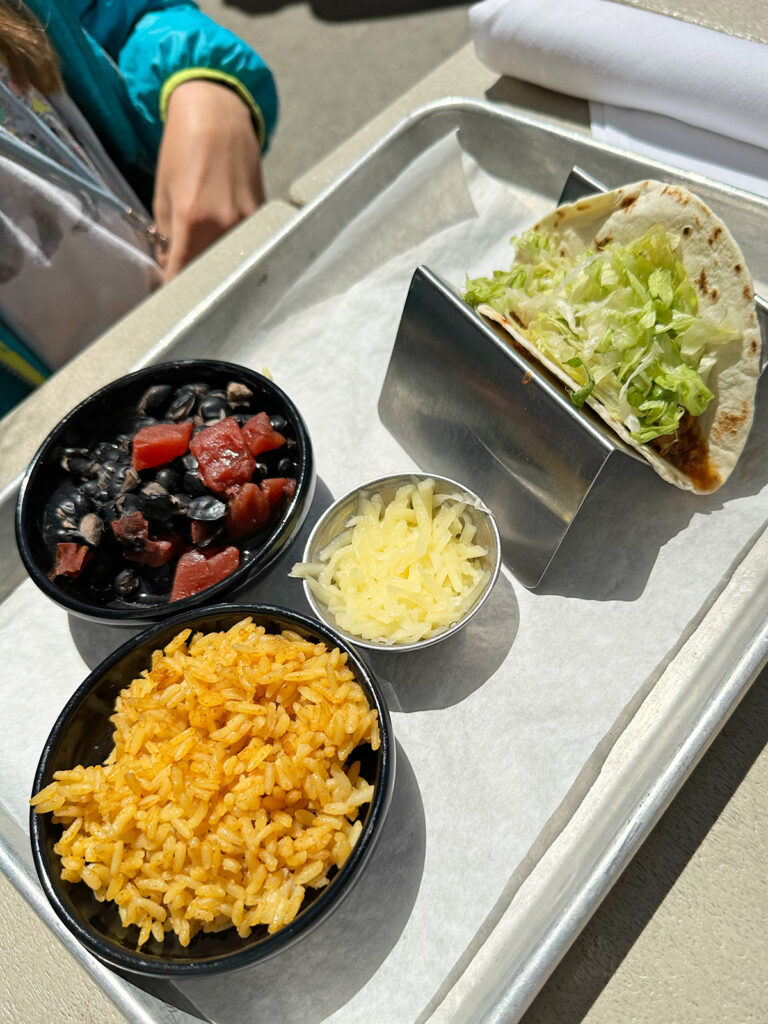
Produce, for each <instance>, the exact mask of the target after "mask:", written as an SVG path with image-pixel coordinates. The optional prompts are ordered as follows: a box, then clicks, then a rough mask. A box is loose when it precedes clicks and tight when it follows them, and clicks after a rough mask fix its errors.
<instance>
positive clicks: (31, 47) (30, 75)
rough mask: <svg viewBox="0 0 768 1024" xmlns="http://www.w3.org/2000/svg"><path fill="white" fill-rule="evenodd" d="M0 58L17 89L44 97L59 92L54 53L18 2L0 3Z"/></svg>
mask: <svg viewBox="0 0 768 1024" xmlns="http://www.w3.org/2000/svg"><path fill="white" fill-rule="evenodd" d="M0 58H1V59H2V60H4V61H5V63H6V65H7V66H8V70H9V71H10V72H11V77H12V78H13V80H14V82H15V83H16V84H17V85H19V86H21V87H26V86H28V85H34V86H35V88H36V89H39V90H40V92H45V93H48V92H56V91H57V90H60V89H61V88H62V81H61V71H60V70H59V59H58V57H57V56H56V51H55V50H54V48H53V46H51V41H50V40H49V38H48V36H47V35H46V33H45V29H44V28H43V26H42V25H41V24H40V22H39V21H38V20H37V18H36V17H35V16H34V14H33V13H32V12H31V11H30V10H29V9H28V8H27V7H26V5H25V4H24V3H22V2H21V0H0Z"/></svg>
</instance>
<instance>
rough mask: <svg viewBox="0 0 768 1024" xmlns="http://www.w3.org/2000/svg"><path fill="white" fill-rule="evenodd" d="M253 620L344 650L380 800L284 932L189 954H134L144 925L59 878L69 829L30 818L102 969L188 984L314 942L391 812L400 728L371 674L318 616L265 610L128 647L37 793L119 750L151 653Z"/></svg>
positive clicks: (171, 624)
mask: <svg viewBox="0 0 768 1024" xmlns="http://www.w3.org/2000/svg"><path fill="white" fill-rule="evenodd" d="M246 615H250V616H251V617H252V618H253V620H254V622H255V623H256V624H257V625H263V626H264V627H265V628H266V629H267V630H268V631H271V632H276V631H280V630H283V629H290V630H293V631H294V632H296V633H299V634H300V635H301V636H304V637H306V638H308V639H309V640H311V641H312V642H313V643H317V642H322V643H325V644H326V645H330V646H332V647H339V648H340V649H341V650H342V651H343V652H346V654H347V664H348V665H349V667H350V668H351V669H352V671H353V672H354V674H355V677H356V679H357V682H358V683H359V684H360V686H361V687H362V689H363V691H364V693H365V695H366V697H367V699H368V702H369V704H370V705H371V707H372V708H374V709H375V710H376V711H377V712H378V716H379V728H380V731H381V746H380V747H379V749H378V750H376V751H373V750H372V749H371V748H370V747H369V746H365V747H360V748H358V749H357V750H356V751H355V752H354V757H355V758H356V759H359V760H360V761H361V774H363V776H364V777H365V778H367V779H372V780H373V786H374V796H373V800H372V801H371V803H370V804H368V806H367V810H366V811H365V813H364V816H363V819H362V821H363V830H362V833H361V835H360V838H359V840H358V841H357V844H356V845H355V847H354V849H353V850H352V853H351V854H350V856H349V858H348V860H347V862H346V863H345V864H344V866H343V867H342V868H341V870H339V871H338V873H337V874H336V875H335V876H334V877H333V879H332V880H331V882H330V884H329V885H327V886H326V887H325V888H323V889H319V890H317V891H310V890H308V891H307V895H306V896H305V902H304V904H303V905H302V909H301V911H300V913H299V914H298V915H297V917H296V918H294V920H293V921H292V922H291V923H290V924H288V925H286V926H285V927H284V928H283V929H281V930H280V931H279V932H275V933H274V934H273V935H269V934H267V931H266V928H264V929H254V930H253V932H252V933H251V935H250V937H249V938H247V939H241V938H240V936H239V935H238V933H237V930H236V929H235V928H228V929H226V930H225V931H221V932H216V933H213V934H205V933H203V932H200V933H199V934H198V935H196V936H195V938H194V939H193V940H192V941H191V942H190V944H189V946H187V947H186V948H185V947H183V946H181V945H180V943H179V942H178V940H177V939H176V936H175V935H173V934H172V933H170V934H168V935H167V936H166V938H165V941H164V942H163V943H158V942H157V941H156V940H155V939H154V938H151V939H150V941H149V942H148V943H147V944H146V945H145V946H143V947H142V950H141V951H140V952H139V951H137V950H136V942H137V939H138V928H137V927H136V926H135V925H131V926H129V927H128V928H124V927H123V926H122V924H121V923H120V917H119V914H118V911H117V908H116V907H115V906H114V904H112V903H106V902H105V903H99V902H98V901H97V900H96V899H95V897H94V895H93V892H92V891H91V889H89V888H88V886H87V885H86V884H85V883H84V882H80V883H76V884H75V883H71V882H64V881H62V879H61V862H60V859H59V856H58V854H56V853H54V851H53V847H54V844H55V843H56V842H57V841H58V838H59V836H60V835H61V833H62V831H63V829H62V826H61V825H55V824H53V822H52V820H51V815H50V814H37V813H36V812H35V811H34V810H31V811H30V828H29V831H30V836H31V840H32V854H33V857H34V861H35V867H36V869H37V873H38V876H39V878H40V882H41V884H42V887H43V890H44V891H45V894H46V896H47V897H48V899H49V900H50V902H51V905H52V906H53V909H54V910H55V911H56V913H57V914H58V916H59V918H60V919H61V920H62V921H63V922H64V924H65V925H66V927H67V928H68V929H69V930H70V932H72V934H73V935H74V936H75V937H76V938H77V939H79V940H80V942H82V943H83V945H84V946H85V947H86V948H87V949H88V950H89V951H90V952H91V953H93V954H94V956H96V957H98V958H99V959H100V960H102V961H103V962H105V963H107V964H109V965H111V966H112V967H117V968H122V969H123V970H127V971H133V972H135V973H138V974H144V975H152V976H155V977H189V976H201V975H205V974H213V973H219V972H223V971H230V970H235V969H237V968H240V967H246V966H248V965H250V964H254V963H257V962H259V961H262V960H266V959H267V958H269V957H272V956H274V955H275V954H277V953H279V952H281V951H282V950H284V949H286V948H287V947H288V946H290V945H291V944H292V943H293V942H295V941H296V940H297V939H299V938H301V937H303V936H305V935H307V934H308V933H309V932H310V931H311V930H312V929H313V928H314V927H315V926H316V925H318V924H319V923H320V922H321V921H322V920H323V919H324V918H325V917H327V916H328V914H330V913H331V912H332V911H333V910H334V909H335V908H336V907H338V906H339V904H340V903H341V901H342V900H343V898H344V897H345V896H346V894H347V893H348V892H349V891H350V889H351V888H352V885H353V884H354V882H355V881H356V880H357V878H358V877H359V875H360V872H361V870H362V868H363V865H364V864H365V862H366V860H367V859H368V857H369V856H370V853H371V851H372V849H373V847H374V845H375V843H376V841H377V839H378V837H379V833H380V831H381V825H382V823H383V821H384V818H385V816H386V813H387V810H388V808H389V803H390V800H391V797H392V789H393V786H394V778H395V747H394V742H393V739H392V727H391V723H390V718H389V712H388V711H387V706H386V703H385V702H384V700H383V698H382V696H381V694H380V692H379V689H378V686H377V684H376V681H375V679H374V677H373V675H372V674H371V671H370V669H369V668H368V667H367V665H366V664H365V662H364V661H363V660H362V659H361V658H360V655H359V654H358V653H357V652H356V651H355V648H354V647H352V646H351V645H350V644H347V643H346V642H345V641H344V640H342V639H341V637H339V636H338V635H337V634H336V633H334V632H333V630H331V629H329V628H328V627H327V626H322V625H320V624H319V623H317V622H315V621H314V620H313V619H308V618H306V617H305V616H303V615H299V614H297V613H295V612H291V611H288V610H287V609H285V608H273V607H270V606H265V605H217V606H215V607H213V608H208V609H206V610H205V611H200V612H198V613H197V614H195V613H188V614H186V615H177V616H175V617H174V618H173V619H172V620H170V621H168V622H165V623H163V624H162V625H160V626H154V627H153V628H151V629H148V630H146V631H145V632H143V633H141V634H140V635H139V636H137V637H135V638H133V639H132V640H129V641H128V643H126V644H123V646H122V647H120V648H118V650H116V651H115V652H114V653H113V654H111V655H110V656H109V657H108V658H106V659H105V660H104V661H103V662H102V663H101V665H99V666H98V667H97V668H96V669H94V671H93V672H91V674H90V675H89V676H88V678H87V679H86V680H85V682H84V683H83V684H82V685H81V686H80V687H78V689H77V690H76V691H75V693H74V694H73V695H72V697H71V698H70V700H69V701H68V702H67V704H66V706H65V707H64V710H63V711H62V712H61V714H60V715H59V718H58V720H57V721H56V724H55V725H54V727H53V729H52V730H51V734H50V736H49V737H48V739H47V741H46V743H45V746H44V748H43V753H42V756H41V758H40V763H39V764H38V767H37V772H36V773H35V782H34V788H33V794H34V793H38V792H39V791H40V790H41V789H43V788H44V787H45V786H47V785H48V784H49V783H50V782H52V781H53V773H54V772H56V771H59V770H62V769H67V768H72V767H74V766H75V765H78V764H82V765H85V766H88V765H92V764H99V763H101V762H102V761H103V760H104V758H105V757H106V756H107V754H108V752H109V751H110V750H111V748H112V733H113V726H112V724H111V722H110V721H109V716H110V715H111V714H112V713H113V711H114V703H115V698H116V696H117V694H118V693H119V692H120V690H122V689H123V688H124V687H125V686H127V685H129V684H130V682H131V681H132V680H133V679H134V678H136V677H137V676H138V675H139V674H140V672H141V670H142V669H144V668H147V667H148V666H149V664H150V657H151V653H152V651H154V650H156V649H157V648H160V647H163V646H164V645H165V644H167V643H168V642H169V641H170V640H171V639H172V638H173V637H174V636H175V635H176V634H177V633H178V632H179V631H180V630H182V629H185V628H186V627H190V628H191V629H192V630H193V631H202V632H213V631H216V630H226V629H229V628H230V627H231V626H233V625H234V624H235V623H236V622H238V621H239V620H240V619H242V618H244V617H245V616H246Z"/></svg>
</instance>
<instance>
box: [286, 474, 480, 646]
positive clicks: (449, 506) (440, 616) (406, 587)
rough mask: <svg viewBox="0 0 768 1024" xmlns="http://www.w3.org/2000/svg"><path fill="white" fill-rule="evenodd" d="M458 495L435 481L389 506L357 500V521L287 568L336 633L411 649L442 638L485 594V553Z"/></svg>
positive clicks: (405, 490) (375, 499)
mask: <svg viewBox="0 0 768 1024" xmlns="http://www.w3.org/2000/svg"><path fill="white" fill-rule="evenodd" d="M475 533H476V527H475V525H474V523H473V521H472V515H471V512H470V511H468V501H467V500H466V499H465V498H463V497H462V496H461V495H444V494H435V481H434V480H424V481H422V482H420V483H418V484H415V483H414V484H408V485H406V486H404V487H401V488H400V489H399V490H398V491H397V493H396V494H395V497H394V498H393V500H392V501H391V502H389V504H386V505H385V503H384V501H383V499H382V497H381V495H379V494H373V495H366V494H362V495H361V496H360V499H359V503H358V511H357V514H356V515H354V516H352V517H351V518H350V519H349V520H348V522H347V524H346V528H345V529H344V531H343V532H342V533H341V534H340V535H339V536H338V537H335V538H334V539H333V540H332V541H331V542H330V544H328V545H327V546H326V547H325V548H324V549H323V550H322V551H321V552H320V555H319V560H318V561H317V562H312V563H309V562H303V563H299V564H297V565H294V567H293V569H292V570H291V573H290V575H291V576H294V577H298V578H299V579H304V580H306V581H307V584H308V585H309V587H310V589H311V590H312V593H313V594H314V596H315V598H316V599H317V600H319V601H321V602H322V603H323V604H324V605H325V606H326V607H327V608H328V610H329V612H330V613H331V614H332V615H333V617H334V618H335V620H336V624H337V625H338V626H339V628H340V629H342V630H344V631H345V632H346V633H349V634H352V635H353V636H357V637H360V638H361V639H362V640H367V641H370V642H376V643H384V644H397V645H400V644H411V643H415V642H417V641H419V640H426V639H428V638H430V637H434V636H437V635H439V634H440V633H444V632H445V631H446V630H447V629H449V628H450V627H451V626H452V625H454V624H455V623H456V622H458V621H459V619H461V618H462V617H463V615H464V614H465V612H467V611H468V610H469V609H470V608H471V606H472V605H473V604H474V603H475V601H476V600H477V598H478V596H479V595H480V593H481V592H482V591H483V589H484V588H485V586H486V584H487V582H488V580H489V578H490V572H489V571H488V570H486V569H484V568H483V565H482V559H484V557H485V556H486V555H487V554H488V552H487V550H486V549H485V548H484V547H482V546H481V545H479V544H476V543H475Z"/></svg>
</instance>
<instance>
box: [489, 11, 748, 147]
mask: <svg viewBox="0 0 768 1024" xmlns="http://www.w3.org/2000/svg"><path fill="white" fill-rule="evenodd" d="M469 16H470V24H471V27H472V36H473V39H474V42H475V49H476V51H477V55H478V57H479V58H480V60H481V61H483V63H485V64H487V65H488V66H489V67H491V68H492V69H493V70H494V71H498V72H499V73H500V74H504V75H511V76H512V77H514V78H522V79H524V80H525V81H528V82H534V83H536V84H537V85H542V86H545V87H547V88H549V89H556V90H557V91H559V92H564V93H569V94H570V95H573V96H583V97H585V98H586V99H589V100H599V101H602V102H605V103H611V104H616V105H618V106H621V107H631V108H633V109H636V110H647V111H652V112H654V113H658V114H664V115H666V116H667V117H670V118H676V119H677V120H678V121H684V122H686V123H688V124H691V125H697V126H698V127H700V128H704V129H707V130H708V131H711V132H716V133H719V134H720V135H723V136H728V137H730V138H734V139H740V140H742V141H743V142H747V143H752V144H753V145H755V146H762V147H768V47H766V46H763V45H762V44H760V43H755V42H750V41H749V40H746V39H738V38H736V37H735V36H728V35H724V34H723V33H720V32H715V31H713V30H711V29H707V28H702V27H700V26H699V25H691V24H688V23H686V22H683V21H679V20H677V19H676V18H671V17H666V16H665V15H661V14H653V13H650V12H648V11H642V10H639V9H637V8H635V7H628V6H626V5H625V4H622V3H614V2H612V0H483V2H482V3H479V4H476V5H475V6H474V7H472V8H471V9H470V12H469Z"/></svg>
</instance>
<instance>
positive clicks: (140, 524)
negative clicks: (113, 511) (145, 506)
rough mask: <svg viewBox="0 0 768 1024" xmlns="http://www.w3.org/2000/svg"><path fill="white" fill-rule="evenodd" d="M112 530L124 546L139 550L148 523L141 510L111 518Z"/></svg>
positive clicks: (141, 546)
mask: <svg viewBox="0 0 768 1024" xmlns="http://www.w3.org/2000/svg"><path fill="white" fill-rule="evenodd" d="M112 532H113V533H114V535H115V537H116V538H117V540H118V541H119V543H120V544H122V545H123V546H124V547H132V548H135V549H136V550H141V549H142V548H143V547H144V542H145V541H146V539H147V536H148V534H149V523H148V522H147V520H146V519H145V518H144V516H143V515H142V514H141V512H131V513H129V514H128V515H125V516H120V518H119V519H113V520H112Z"/></svg>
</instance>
